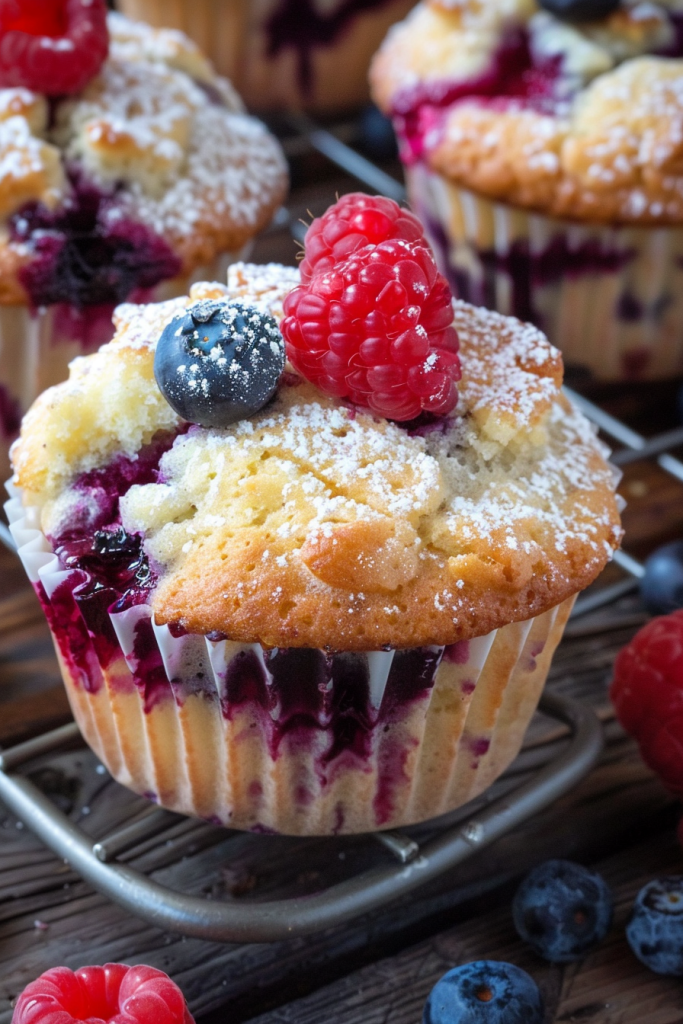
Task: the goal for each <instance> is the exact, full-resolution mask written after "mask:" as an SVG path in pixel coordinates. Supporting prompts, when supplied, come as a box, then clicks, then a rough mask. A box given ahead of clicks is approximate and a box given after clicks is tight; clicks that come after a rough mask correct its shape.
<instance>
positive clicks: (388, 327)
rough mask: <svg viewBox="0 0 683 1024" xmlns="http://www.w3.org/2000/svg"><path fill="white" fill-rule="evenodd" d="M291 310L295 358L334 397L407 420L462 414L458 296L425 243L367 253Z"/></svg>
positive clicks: (292, 301)
mask: <svg viewBox="0 0 683 1024" xmlns="http://www.w3.org/2000/svg"><path fill="white" fill-rule="evenodd" d="M284 311H285V319H284V320H283V321H282V333H283V335H284V337H285V341H286V342H287V355H288V356H289V359H290V360H291V362H292V364H293V365H294V367H295V369H296V370H298V371H299V373H301V374H302V375H303V376H304V377H306V378H307V380H309V381H311V383H312V384H315V385H316V387H318V388H320V390H321V391H324V392H325V393H326V394H329V395H335V396H336V397H337V398H348V399H350V401H352V402H354V403H355V404H356V405H362V406H367V407H369V408H370V409H372V411H373V412H375V413H378V414H379V415H380V416H386V417H387V418H388V419H393V420H399V421H406V420H412V419H415V417H417V416H419V415H420V413H421V412H429V413H433V414H435V415H437V416H444V415H446V414H447V413H449V412H451V410H452V409H454V408H455V405H456V403H457V401H458V393H457V391H456V388H455V382H456V381H457V380H460V360H459V358H458V335H457V334H456V331H455V328H454V327H453V304H452V298H451V293H450V289H449V287H448V284H447V282H446V280H445V279H444V278H443V277H442V276H441V274H439V272H438V270H437V268H436V264H435V262H434V257H433V256H432V254H431V252H430V250H429V249H426V248H425V247H424V246H422V245H420V244H419V243H418V242H404V241H400V240H394V241H390V242H381V243H380V244H379V245H368V246H365V247H364V248H363V249H359V250H358V252H355V253H354V254H353V255H352V256H351V257H350V258H349V259H348V260H346V261H345V262H343V263H340V264H337V265H336V266H335V269H334V270H331V271H329V272H327V273H320V274H318V273H316V274H315V276H314V277H313V278H312V280H311V281H310V282H309V283H308V284H305V285H301V286H300V287H299V288H295V289H294V291H292V292H290V293H289V295H288V296H287V298H286V300H285V303H284Z"/></svg>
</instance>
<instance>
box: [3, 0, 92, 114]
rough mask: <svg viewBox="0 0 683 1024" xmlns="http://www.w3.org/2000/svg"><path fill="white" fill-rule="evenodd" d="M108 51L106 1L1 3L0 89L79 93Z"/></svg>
mask: <svg viewBox="0 0 683 1024" xmlns="http://www.w3.org/2000/svg"><path fill="white" fill-rule="evenodd" d="M108 51H109V34H108V31H107V5H106V3H105V0H3V2H2V3H0V87H8V86H22V87H23V88H25V89H31V90H32V91H33V92H41V93H45V95H47V96H67V95H73V94H74V93H77V92H80V91H81V89H83V88H84V87H85V86H86V85H87V84H88V82H89V81H90V80H91V79H92V78H94V77H95V75H96V74H97V72H98V71H99V70H100V68H101V66H102V64H103V63H104V61H105V59H106V57H107V53H108Z"/></svg>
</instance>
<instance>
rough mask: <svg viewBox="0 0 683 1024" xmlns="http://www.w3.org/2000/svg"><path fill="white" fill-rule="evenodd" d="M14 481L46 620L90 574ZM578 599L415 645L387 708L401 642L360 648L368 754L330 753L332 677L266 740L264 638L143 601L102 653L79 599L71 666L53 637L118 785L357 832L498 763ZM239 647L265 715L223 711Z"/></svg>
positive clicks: (312, 827)
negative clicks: (261, 684)
mask: <svg viewBox="0 0 683 1024" xmlns="http://www.w3.org/2000/svg"><path fill="white" fill-rule="evenodd" d="M8 490H9V493H10V500H9V502H8V503H7V505H6V509H7V514H8V517H9V520H10V529H11V531H12V535H13V536H14V539H15V541H16V543H17V547H18V551H19V556H20V558H21V560H22V562H23V564H24V567H25V569H26V572H27V574H28V576H29V579H30V580H31V582H32V583H33V584H34V586H35V587H36V589H37V591H38V593H39V596H40V598H41V600H42V601H43V605H44V607H45V610H46V613H47V614H48V619H50V617H51V615H54V614H56V613H55V611H54V608H55V607H56V606H54V604H53V602H54V600H55V598H56V596H57V591H58V590H59V592H60V594H61V597H60V598H59V600H60V601H63V599H64V591H63V587H64V586H65V585H66V588H67V590H66V593H67V594H69V599H70V594H71V591H73V589H75V587H76V586H77V585H78V583H79V582H80V581H82V579H83V573H82V572H80V571H79V570H70V571H65V570H64V569H63V568H62V567H61V565H60V563H59V561H58V559H57V557H56V556H55V555H54V554H53V552H52V549H51V546H50V544H49V542H48V540H47V538H46V537H45V536H44V534H43V533H42V532H41V530H40V526H39V523H40V510H39V509H37V508H32V507H28V508H25V507H24V506H23V505H22V501H21V493H20V492H19V491H18V490H17V489H16V488H14V487H13V486H12V485H9V486H8ZM74 577H75V578H74ZM60 588H62V589H60ZM572 603H573V598H572V599H570V600H569V601H565V602H564V603H563V604H562V605H560V606H559V607H557V608H554V609H552V610H551V611H549V612H546V613H545V614H544V615H540V616H537V617H536V618H534V619H531V620H528V621H526V622H519V623H511V624H510V625H508V626H504V627H503V628H502V629H500V630H497V631H494V632H492V633H489V634H488V635H486V636H481V637H477V638H476V639H473V640H470V641H466V642H463V643H462V644H459V645H456V646H455V647H451V648H422V649H421V652H425V651H426V652H429V655H430V656H433V657H434V658H435V659H436V661H437V663H438V668H437V670H436V673H435V676H434V679H433V684H431V685H429V684H428V685H426V687H425V688H424V690H419V691H416V692H417V693H418V696H417V697H416V698H414V699H413V697H411V698H410V699H409V700H408V701H406V702H405V704H401V702H400V700H399V701H398V703H397V704H395V705H393V704H392V703H391V699H390V700H389V704H388V708H387V707H386V706H385V705H386V701H385V697H387V694H388V692H389V691H388V690H387V683H388V680H389V673H390V670H391V667H392V665H393V664H394V663H395V659H396V658H398V657H409V656H410V652H401V651H377V652H370V653H368V654H366V655H365V656H363V655H356V656H354V657H361V658H362V657H365V658H366V659H367V668H368V677H369V678H368V690H369V704H370V709H369V714H370V716H371V719H372V722H373V723H374V724H372V725H371V726H370V728H369V731H368V733H367V736H366V740H367V743H366V748H365V752H364V753H363V756H362V757H361V756H357V755H356V754H353V753H351V752H350V750H348V749H346V748H345V749H344V750H343V752H342V753H340V754H339V756H335V757H332V756H331V755H330V749H331V746H332V744H331V741H330V735H331V733H329V731H328V726H329V727H330V730H332V732H333V729H334V722H333V717H334V705H333V697H334V694H333V693H332V690H333V686H334V684H333V683H332V681H331V675H330V677H329V678H330V682H329V684H328V687H327V691H326V693H325V697H329V710H327V708H328V704H325V709H326V710H325V711H324V712H323V713H322V714H320V716H319V717H318V718H317V725H316V728H315V729H314V730H313V731H312V732H310V733H308V734H307V740H306V742H305V743H303V744H302V742H301V737H300V735H298V734H296V735H294V736H293V738H291V739H289V738H287V739H286V740H284V741H282V743H281V745H280V747H278V748H277V749H275V752H274V748H273V744H272V735H271V727H272V729H277V726H278V722H279V720H280V715H281V713H282V701H283V699H284V698H285V697H286V696H287V695H286V694H285V693H284V692H282V691H280V692H278V687H277V685H275V684H274V679H273V675H272V673H271V671H270V668H269V662H268V656H267V652H265V651H264V649H263V648H262V647H261V646H260V645H258V644H253V645H245V644H238V643H233V642H231V641H229V640H210V639H209V638H208V637H204V636H196V635H185V636H180V637H177V636H173V634H172V632H171V630H170V629H169V628H168V627H167V626H158V625H156V623H154V622H153V619H152V612H151V608H149V607H148V606H147V605H139V606H137V607H133V608H130V609H128V610H126V611H123V612H118V613H110V614H109V618H110V620H111V623H112V626H113V629H114V632H115V635H116V640H117V641H118V646H119V648H120V655H116V656H115V657H114V658H112V657H111V655H110V656H109V657H108V659H107V661H106V663H104V662H100V660H99V659H98V656H97V650H96V642H97V639H98V638H97V637H96V636H93V634H92V633H90V634H88V632H87V627H86V626H85V622H84V620H83V621H80V619H81V616H80V612H79V610H78V606H77V605H76V603H75V601H74V603H73V610H71V609H70V621H71V622H72V623H73V622H75V621H76V620H79V621H80V626H79V627H78V628H79V633H78V648H79V658H80V661H79V664H78V665H77V666H76V665H74V664H73V663H72V659H70V651H69V650H68V649H64V648H63V649H62V650H61V652H60V650H59V645H60V643H61V644H64V643H65V641H64V638H63V637H61V638H60V637H59V636H56V646H57V649H58V655H59V656H60V662H61V667H62V672H63V676H64V682H65V685H66V688H67V693H68V695H69V699H70V701H71V705H72V708H73V711H74V715H75V718H76V720H77V722H78V724H79V727H80V728H81V731H82V733H83V735H84V737H85V739H86V740H87V741H88V743H89V744H90V746H91V747H92V748H93V749H94V750H95V752H96V753H97V754H98V756H99V757H100V758H101V759H102V760H103V762H104V763H105V764H106V765H107V767H108V769H109V771H110V772H111V773H112V775H113V776H114V777H115V778H116V779H118V781H119V782H121V783H123V784H124V785H127V786H129V787H131V788H132V789H134V790H135V791H136V792H138V793H141V794H143V795H146V796H148V797H149V798H150V799H153V800H155V801H156V802H158V803H159V804H161V805H163V806H165V807H168V808H169V809H172V810H176V811H180V812H183V813H187V814H195V815H197V816H201V817H204V818H207V819H209V820H212V821H216V822H221V823H223V824H226V825H230V826H232V827H236V828H244V829H255V830H267V831H276V832H284V833H289V834H330V833H337V832H362V831H373V830H375V829H378V828H394V827H397V826H398V825H402V824H407V823H409V822H414V821H421V820H424V819H426V818H430V817H433V816H435V815H437V814H441V813H444V812H446V811H448V810H451V809H453V808H454V807H457V806H459V805H461V804H462V803H465V802H466V801H467V800H469V799H472V798H473V797H474V796H476V795H477V794H478V793H480V792H481V791H482V790H483V789H485V788H486V787H487V786H488V785H490V783H491V782H493V781H494V779H495V778H496V777H497V776H498V775H499V774H500V773H501V772H502V771H504V769H505V768H506V767H507V765H508V764H509V763H510V761H511V760H512V759H513V758H514V757H515V756H516V754H517V753H518V751H519V749H520V747H521V744H522V741H523V737H524V732H525V730H526V727H527V725H528V722H529V721H530V719H531V717H532V715H533V713H534V710H535V708H536V705H537V703H538V700H539V698H540V694H541V691H542V688H543V684H544V682H545V678H546V675H547V671H548V668H549V665H550V660H551V657H552V654H553V652H554V649H555V647H556V646H557V643H558V642H559V639H560V637H561V634H562V631H563V628H564V624H565V622H566V619H567V617H568V615H569V612H570V610H571V605H572ZM141 628H142V629H143V630H144V637H145V643H146V647H145V654H144V657H143V656H142V655H141V654H140V650H139V642H138V641H139V639H140V637H141ZM61 632H63V631H61ZM150 640H151V643H150ZM150 653H151V660H150ZM245 656H252V657H255V658H256V659H257V661H258V663H259V665H260V667H261V670H262V672H263V676H264V678H265V681H266V686H267V687H268V688H269V689H270V691H272V693H271V695H272V700H270V701H269V705H268V707H269V711H268V712H267V715H264V714H263V709H256V710H254V708H250V706H249V704H248V703H247V704H246V705H242V704H240V705H239V706H238V705H235V708H234V711H235V713H234V714H232V713H231V714H229V715H227V716H226V715H225V714H224V713H223V710H222V708H223V702H224V701H225V694H226V693H227V692H228V691H227V688H226V678H227V676H228V673H229V672H230V671H231V668H234V666H235V665H236V664H237V663H238V660H239V659H240V658H244V657H245ZM340 657H345V656H340ZM155 659H156V661H155ZM154 664H156V665H157V666H158V665H159V664H161V665H163V672H164V673H165V679H164V680H163V686H162V687H161V688H159V687H158V685H157V687H156V689H152V690H148V683H150V682H151V679H150V678H149V677H146V675H145V673H147V672H149V671H150V669H149V667H147V668H146V666H150V665H154ZM84 666H85V667H84ZM151 671H156V669H153V670H151ZM304 682H305V681H304ZM157 683H158V680H157ZM167 684H168V685H167ZM268 716H269V717H268ZM326 716H327V717H326ZM264 718H267V721H265V723H264V720H263V719H264ZM278 742H280V741H278Z"/></svg>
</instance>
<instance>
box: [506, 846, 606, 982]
mask: <svg viewBox="0 0 683 1024" xmlns="http://www.w3.org/2000/svg"><path fill="white" fill-rule="evenodd" d="M613 910H614V905H613V899H612V893H611V892H610V890H609V887H608V886H607V884H606V882H605V881H604V879H602V878H601V877H600V875H596V874H594V873H593V872H592V871H588V870H587V869H586V868H584V867H581V865H580V864H572V862H571V861H568V860H549V861H546V863H545V864H540V865H539V866H538V867H537V868H535V869H534V870H533V871H532V872H531V873H530V874H529V875H527V877H526V878H525V879H524V881H523V882H522V884H521V885H520V887H519V889H518V890H517V892H516V894H515V898H514V900H513V903H512V916H513V918H514V922H515V928H516V929H517V932H518V934H519V935H520V937H521V938H522V939H524V941H525V942H528V943H529V945H531V946H533V948H534V949H535V951H536V952H537V953H538V954H539V956H542V957H543V958H544V959H545V960H549V961H550V962H551V963H555V964H568V963H572V961H574V960H580V959H581V957H583V956H584V955H585V954H586V953H588V952H589V950H591V949H593V947H594V946H597V945H598V943H600V942H602V940H603V939H604V937H605V935H607V932H608V931H609V929H610V925H611V924H612V913H613Z"/></svg>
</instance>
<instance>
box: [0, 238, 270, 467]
mask: <svg viewBox="0 0 683 1024" xmlns="http://www.w3.org/2000/svg"><path fill="white" fill-rule="evenodd" d="M251 247H252V243H251V242H249V243H248V244H247V245H246V246H244V247H243V248H242V249H241V250H240V251H239V252H232V253H223V254H221V255H220V256H219V257H217V258H216V259H215V260H214V261H213V262H212V263H211V264H210V265H209V266H205V267H200V268H198V269H197V270H195V271H193V273H192V274H190V275H185V276H184V277H179V278H174V279H173V280H172V281H164V282H162V283H161V284H159V285H157V287H156V288H154V289H153V290H152V291H151V294H150V297H149V301H150V302H163V301H164V300H165V299H171V298H175V297H176V296H178V295H186V294H187V293H188V292H189V290H190V288H191V287H192V285H193V284H195V282H197V281H222V282H224V281H225V280H226V278H227V272H228V267H229V266H230V264H231V263H235V262H237V261H238V260H240V259H244V258H246V257H247V256H248V254H249V252H250V251H251ZM67 309H68V307H63V306H61V307H46V308H42V309H38V310H32V309H31V308H30V307H28V306H18V305H17V306H3V305H0V479H5V478H6V477H7V476H8V474H9V454H8V453H9V447H10V445H11V443H12V441H13V439H14V436H15V433H16V428H18V426H19V420H20V418H21V416H23V415H24V413H25V412H26V411H27V410H28V409H29V408H30V406H31V405H32V403H33V402H34V401H35V399H36V398H37V397H38V395H39V394H40V393H41V392H42V391H45V390H46V388H49V387H52V386H53V385H54V384H59V383H60V382H61V381H63V380H66V378H67V376H68V373H69V363H70V362H71V360H72V359H75V358H76V357H77V356H81V355H85V354H86V353H87V352H92V351H95V350H96V349H97V348H99V347H100V345H103V344H105V343H106V342H108V341H111V339H112V337H113V335H114V327H113V324H111V323H110V321H109V320H105V319H104V318H103V319H102V320H101V321H100V322H98V323H97V327H96V329H95V330H93V329H92V324H91V323H90V324H89V323H88V317H89V314H88V310H85V311H84V313H83V315H82V317H81V319H80V321H73V320H71V319H70V317H71V314H69V313H66V314H65V310H67ZM73 315H74V316H77V314H73ZM75 323H77V325H78V331H79V332H81V333H80V336H74V335H75V333H76V331H71V330H70V327H72V326H74V324H75ZM88 331H90V334H89V336H87V337H86V335H84V334H83V333H82V332H88Z"/></svg>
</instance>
